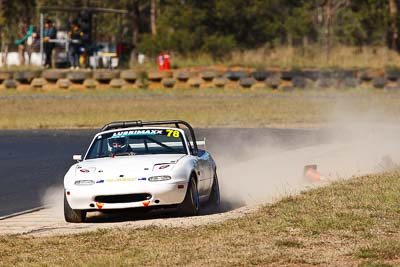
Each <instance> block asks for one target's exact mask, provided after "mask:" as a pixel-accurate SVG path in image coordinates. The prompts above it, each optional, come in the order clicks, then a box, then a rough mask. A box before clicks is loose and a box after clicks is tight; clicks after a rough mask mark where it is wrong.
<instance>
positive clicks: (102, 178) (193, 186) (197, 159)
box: [64, 120, 220, 223]
mask: <svg viewBox="0 0 400 267" xmlns="http://www.w3.org/2000/svg"><path fill="white" fill-rule="evenodd" d="M198 147H202V148H205V141H196V137H195V134H194V130H193V128H192V127H191V126H190V124H188V123H187V122H185V121H180V120H173V121H155V122H142V121H123V122H112V123H109V124H107V125H105V126H104V127H103V128H102V129H101V131H100V132H99V133H97V134H96V135H95V136H94V138H93V141H92V143H91V144H90V146H89V149H88V150H87V152H86V155H85V156H84V157H82V156H81V155H74V156H73V158H74V160H77V161H78V162H77V163H76V164H74V165H72V166H71V167H70V169H69V170H68V172H67V173H66V175H65V177H64V217H65V220H66V221H67V222H74V223H80V222H84V221H85V219H86V214H87V212H90V211H110V210H121V209H132V208H141V209H145V210H146V209H152V208H163V207H167V208H168V207H174V208H176V209H177V211H178V212H179V213H181V214H183V215H185V216H193V215H197V214H198V213H199V210H200V207H201V206H202V205H201V204H208V205H212V206H218V205H219V202H220V193H219V184H218V178H217V173H216V164H215V162H214V160H213V158H212V157H211V155H210V154H209V153H208V152H207V151H205V150H203V149H199V148H198Z"/></svg>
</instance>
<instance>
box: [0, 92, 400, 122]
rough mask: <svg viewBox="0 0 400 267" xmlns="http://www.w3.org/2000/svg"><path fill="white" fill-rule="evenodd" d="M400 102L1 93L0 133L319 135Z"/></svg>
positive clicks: (384, 98) (399, 111)
mask: <svg viewBox="0 0 400 267" xmlns="http://www.w3.org/2000/svg"><path fill="white" fill-rule="evenodd" d="M399 102H400V94H399V93H396V92H392V93H391V92H382V91H378V90H372V89H361V88H360V89H352V90H343V91H337V90H321V91H308V90H306V91H300V90H299V91H295V92H282V91H279V90H277V91H273V90H270V89H261V88H259V89H252V90H248V89H247V90H246V89H238V88H236V89H235V88H229V89H216V88H207V89H206V88H204V89H200V90H199V89H188V88H177V89H170V90H167V89H150V90H139V89H123V90H115V89H114V90H111V89H110V90H107V89H100V90H83V89H82V90H52V91H47V90H44V91H43V90H37V91H35V90H14V91H13V90H0V106H1V109H0V129H21V128H79V127H96V128H97V127H100V126H101V125H104V124H105V123H108V122H110V121H115V120H135V119H141V120H163V119H176V118H179V119H184V120H187V121H189V122H191V123H192V124H193V125H194V126H195V127H309V126H316V127H319V126H322V125H326V124H328V123H329V122H330V121H332V120H334V119H335V114H347V115H349V114H351V116H350V118H351V117H358V118H360V119H362V120H366V121H369V122H370V121H374V120H375V121H380V119H381V118H382V116H385V118H386V119H388V120H392V121H398V120H399V118H400V105H399Z"/></svg>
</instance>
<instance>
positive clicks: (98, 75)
mask: <svg viewBox="0 0 400 267" xmlns="http://www.w3.org/2000/svg"><path fill="white" fill-rule="evenodd" d="M119 74H120V73H119V72H118V71H113V70H95V71H93V79H95V80H96V81H98V82H99V83H101V84H107V83H110V81H111V80H112V79H115V78H119Z"/></svg>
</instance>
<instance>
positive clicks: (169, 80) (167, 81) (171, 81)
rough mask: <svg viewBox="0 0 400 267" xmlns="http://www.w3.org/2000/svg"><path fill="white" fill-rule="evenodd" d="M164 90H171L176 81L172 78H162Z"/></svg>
mask: <svg viewBox="0 0 400 267" xmlns="http://www.w3.org/2000/svg"><path fill="white" fill-rule="evenodd" d="M161 83H162V85H163V86H164V88H173V87H174V86H175V83H176V80H175V79H174V78H164V79H162V81H161Z"/></svg>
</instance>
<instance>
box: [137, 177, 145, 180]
mask: <svg viewBox="0 0 400 267" xmlns="http://www.w3.org/2000/svg"><path fill="white" fill-rule="evenodd" d="M146 180H147V178H146V177H142V178H139V179H138V181H146Z"/></svg>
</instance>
